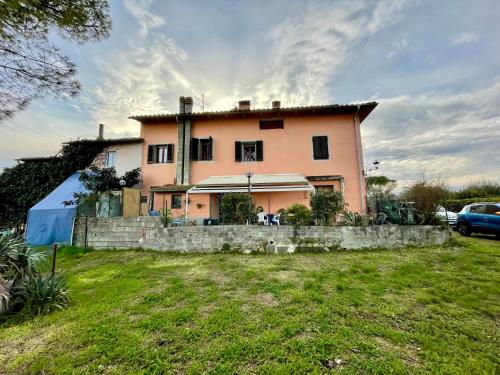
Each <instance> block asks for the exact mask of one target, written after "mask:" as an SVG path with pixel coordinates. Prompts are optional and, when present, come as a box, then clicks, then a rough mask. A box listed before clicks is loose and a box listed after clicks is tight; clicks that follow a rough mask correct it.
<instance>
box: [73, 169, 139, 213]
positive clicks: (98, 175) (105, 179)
mask: <svg viewBox="0 0 500 375" xmlns="http://www.w3.org/2000/svg"><path fill="white" fill-rule="evenodd" d="M121 180H123V181H124V183H125V184H124V185H123V186H122V185H120V181H121ZM80 181H81V182H82V184H83V186H85V189H86V190H87V192H85V193H75V194H74V198H75V199H74V200H72V201H68V202H64V203H65V204H74V203H76V204H81V203H83V202H84V201H85V200H86V199H87V198H89V197H96V196H97V195H98V194H102V193H107V192H110V191H113V190H120V189H121V188H122V187H128V188H131V187H133V186H135V185H137V184H138V183H139V182H140V181H141V169H140V168H135V169H133V170H131V171H128V172H126V173H125V174H124V175H123V176H121V177H118V176H117V175H116V171H115V168H113V167H111V168H98V167H96V166H91V167H90V168H89V169H88V170H86V171H83V172H82V174H81V175H80Z"/></svg>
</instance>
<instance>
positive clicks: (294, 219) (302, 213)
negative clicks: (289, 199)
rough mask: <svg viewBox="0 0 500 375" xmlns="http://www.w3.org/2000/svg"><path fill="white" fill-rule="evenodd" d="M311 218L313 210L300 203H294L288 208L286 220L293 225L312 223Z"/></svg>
mask: <svg viewBox="0 0 500 375" xmlns="http://www.w3.org/2000/svg"><path fill="white" fill-rule="evenodd" d="M311 218H312V212H311V210H310V209H309V208H307V207H306V206H304V205H303V204H300V203H297V204H294V205H292V206H290V207H288V208H287V210H286V221H287V223H290V224H293V225H310V224H311Z"/></svg>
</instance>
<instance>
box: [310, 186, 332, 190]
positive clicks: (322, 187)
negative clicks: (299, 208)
mask: <svg viewBox="0 0 500 375" xmlns="http://www.w3.org/2000/svg"><path fill="white" fill-rule="evenodd" d="M315 188H316V189H319V190H335V186H334V185H317V186H315Z"/></svg>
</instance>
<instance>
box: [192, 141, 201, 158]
mask: <svg viewBox="0 0 500 375" xmlns="http://www.w3.org/2000/svg"><path fill="white" fill-rule="evenodd" d="M199 152H200V140H199V139H198V138H191V160H199V158H198V155H199Z"/></svg>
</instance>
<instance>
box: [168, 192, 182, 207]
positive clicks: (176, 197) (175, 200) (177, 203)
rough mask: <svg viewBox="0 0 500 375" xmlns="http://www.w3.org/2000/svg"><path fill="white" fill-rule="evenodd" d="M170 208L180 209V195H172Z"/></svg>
mask: <svg viewBox="0 0 500 375" xmlns="http://www.w3.org/2000/svg"><path fill="white" fill-rule="evenodd" d="M171 208H182V194H172V205H171Z"/></svg>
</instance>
